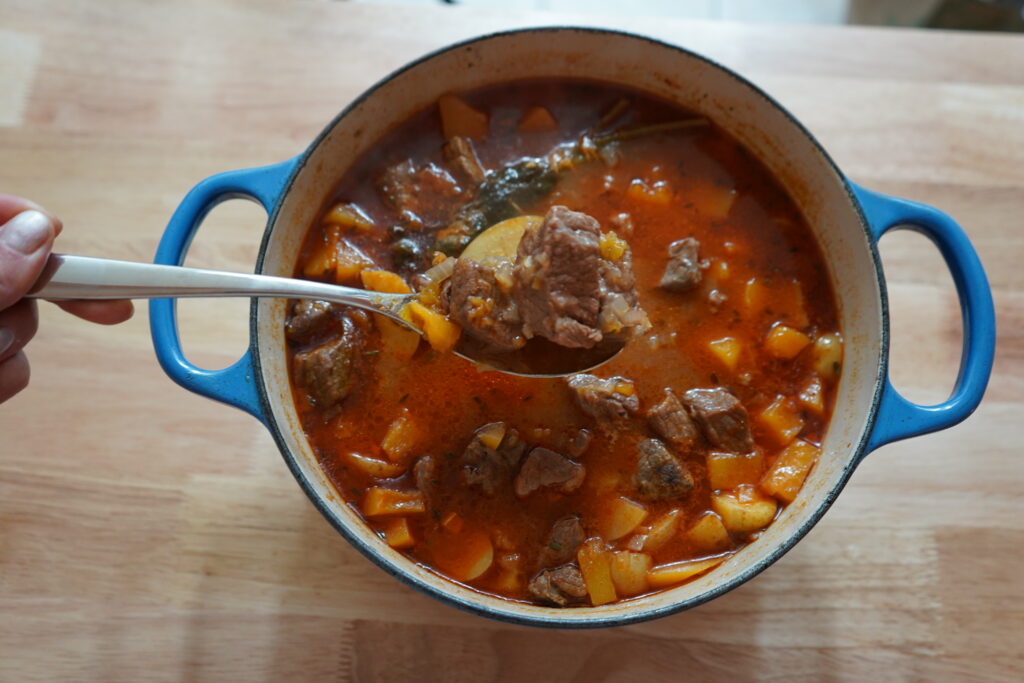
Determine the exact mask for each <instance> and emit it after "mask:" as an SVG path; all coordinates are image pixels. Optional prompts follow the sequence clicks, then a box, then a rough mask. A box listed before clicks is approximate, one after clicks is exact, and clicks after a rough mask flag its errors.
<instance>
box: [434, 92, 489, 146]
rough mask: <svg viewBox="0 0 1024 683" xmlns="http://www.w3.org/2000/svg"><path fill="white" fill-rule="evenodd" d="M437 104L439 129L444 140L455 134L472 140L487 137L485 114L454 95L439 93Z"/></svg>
mask: <svg viewBox="0 0 1024 683" xmlns="http://www.w3.org/2000/svg"><path fill="white" fill-rule="evenodd" d="M437 106H438V108H439V109H440V111H441V129H442V131H443V132H444V137H445V140H451V139H452V138H454V137H457V136H460V137H464V138H471V139H473V140H482V139H484V138H485V137H487V114H485V113H483V112H482V111H479V110H477V109H474V108H473V107H471V106H469V105H468V104H466V103H465V102H464V101H463V100H462V99H460V98H458V97H456V96H455V95H441V97H440V99H438V101H437Z"/></svg>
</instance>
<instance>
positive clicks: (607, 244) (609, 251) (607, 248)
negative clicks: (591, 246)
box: [598, 230, 629, 261]
mask: <svg viewBox="0 0 1024 683" xmlns="http://www.w3.org/2000/svg"><path fill="white" fill-rule="evenodd" d="M598 245H599V248H600V250H601V257H602V258H604V259H607V260H608V261H618V260H619V259H620V258H622V255H623V254H625V253H626V250H627V249H629V245H628V244H626V241H625V240H623V239H621V238H620V237H619V236H618V235H616V234H615V231H614V230H609V231H608V232H604V233H601V240H600V242H599V243H598Z"/></svg>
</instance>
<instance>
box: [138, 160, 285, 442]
mask: <svg viewBox="0 0 1024 683" xmlns="http://www.w3.org/2000/svg"><path fill="white" fill-rule="evenodd" d="M297 163H298V159H297V158H296V159H289V160H288V161H285V162H282V163H279V164H274V165H272V166H263V167H260V168H250V169H244V170H240V171H227V172H225V173H219V174H217V175H214V176H210V177H209V178H207V179H206V180H203V181H202V182H200V183H199V184H198V185H196V186H195V187H193V188H192V189H191V190H190V191H189V193H188V194H187V195H185V198H184V199H183V200H181V204H179V205H178V208H177V210H176V211H175V212H174V215H173V216H171V220H170V222H169V223H168V224H167V229H166V230H164V234H163V237H162V238H161V239H160V246H159V247H157V250H156V257H155V258H154V259H153V261H154V263H162V264H166V265H175V266H180V265H181V264H182V263H183V262H184V261H185V254H186V253H187V252H188V248H189V245H190V244H191V243H192V237H193V236H194V235H195V233H196V230H197V229H198V228H199V226H200V224H201V223H202V222H203V219H204V218H205V217H206V214H208V213H209V212H210V210H211V209H212V208H213V207H215V206H217V204H220V203H221V202H222V201H225V200H227V199H233V198H241V199H249V200H251V201H255V202H258V203H259V204H261V205H262V206H263V208H264V209H266V211H267V214H268V215H269V214H272V213H273V211H274V207H276V206H277V202H278V201H279V200H280V198H281V194H282V191H283V190H284V186H285V183H286V182H287V180H288V178H289V177H290V176H291V174H292V171H293V170H294V169H295V166H296V164H297ZM176 303H177V302H176V300H175V299H153V300H152V301H150V304H149V329H150V332H151V333H152V335H153V347H154V349H155V350H156V357H157V359H158V360H159V361H160V366H161V367H162V368H163V369H164V372H166V373H167V375H168V376H169V377H170V378H171V379H173V380H174V381H175V382H177V383H178V384H180V385H181V386H183V387H185V388H186V389H188V390H189V391H193V392H195V393H197V394H200V395H202V396H206V397H208V398H212V399H213V400H215V401H220V402H221V403H226V404H228V405H231V406H235V407H236V408H241V409H242V410H244V411H246V412H247V413H249V414H250V415H253V416H255V417H256V418H257V419H259V420H260V421H261V422H265V421H266V416H265V415H264V414H263V409H262V407H261V403H260V397H259V391H258V390H257V388H256V377H255V373H254V369H253V362H252V349H249V350H248V351H246V352H245V354H244V355H243V356H242V357H241V358H240V359H239V360H238V361H237V362H235V363H234V364H232V365H231V366H229V367H227V368H224V369H223V370H204V369H202V368H199V367H197V366H195V365H193V364H192V363H190V362H189V361H188V359H186V358H185V354H184V352H183V351H182V349H181V341H180V339H179V338H178V321H177V313H176Z"/></svg>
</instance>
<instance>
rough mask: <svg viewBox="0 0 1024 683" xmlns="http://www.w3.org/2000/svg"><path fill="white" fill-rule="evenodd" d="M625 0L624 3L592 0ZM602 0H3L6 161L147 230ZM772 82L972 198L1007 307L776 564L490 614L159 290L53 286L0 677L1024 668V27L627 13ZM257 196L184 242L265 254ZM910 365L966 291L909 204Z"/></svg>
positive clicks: (897, 280) (117, 234)
mask: <svg viewBox="0 0 1024 683" xmlns="http://www.w3.org/2000/svg"><path fill="white" fill-rule="evenodd" d="M608 21H611V20H608ZM601 23H605V22H602V21H601V18H600V17H595V16H586V15H578V16H577V15H551V14H506V13H499V12H488V11H480V10H465V9H452V8H443V7H437V8H430V7H403V8H392V7H384V6H366V5H350V4H346V3H329V2H314V1H293V2H283V1H282V2H276V3H271V2H251V1H247V2H241V1H240V2H230V1H228V0H216V1H205V2H199V1H197V2H177V3H167V4H164V3H136V2H127V1H125V0H109V1H104V2H94V3H88V2H60V1H59V0H24V1H23V2H22V1H17V0H0V191H5V192H12V193H17V194H22V195H25V196H27V197H30V198H32V199H34V200H36V201H38V202H40V203H42V204H44V205H46V206H47V207H49V208H50V209H52V210H53V211H54V212H55V213H57V214H58V215H60V216H61V217H62V218H63V220H64V223H65V226H66V228H65V232H64V234H63V235H62V236H61V238H60V240H59V242H58V249H59V250H62V251H66V252H70V253H81V254H89V255H98V256H108V257H115V258H124V259H135V260H150V259H151V258H152V255H153V252H154V250H155V247H156V243H157V240H158V239H159V236H160V234H161V231H162V229H163V227H164V225H165V223H166V221H167V219H168V217H169V216H170V214H171V212H172V210H173V209H174V207H175V206H176V205H177V203H178V201H179V200H180V199H181V197H182V196H183V195H184V194H185V192H186V191H187V190H188V189H189V187H191V186H192V185H193V184H194V183H195V182H197V181H198V180H199V179H201V178H203V177H205V176H207V175H209V174H211V173H214V172H217V171H222V170H227V169H233V168H241V167H247V166H254V165H260V164H265V163H270V162H274V161H279V160H282V159H285V158H287V157H289V156H292V155H294V154H296V153H298V152H299V151H301V150H302V149H303V148H304V147H305V145H306V144H307V143H308V142H309V140H311V139H312V138H313V136H315V135H316V134H317V132H318V131H319V130H320V129H321V127H322V126H323V125H324V124H326V122H327V121H329V120H330V118H331V117H332V116H333V115H334V114H335V113H336V112H337V111H338V110H339V109H341V108H342V107H343V106H344V105H345V104H346V103H347V102H348V101H349V100H351V99H352V98H353V97H355V96H356V95H357V94H359V93H360V92H361V91H362V90H363V89H365V88H366V87H367V86H369V85H370V84H371V83H373V82H374V81H376V80H377V79H379V78H381V77H382V76H384V75H385V74H387V73H388V72H389V71H390V70H392V69H394V68H395V67H398V66H400V65H402V64H403V63H405V62H406V61H408V60H410V59H413V58H415V57H418V56H419V55H421V54H423V53H424V52H426V51H428V50H432V49H435V48H438V47H441V46H443V45H445V44H446V43H448V42H450V41H453V40H457V39H462V38H466V37H470V36H473V35H476V34H480V33H484V32H488V31H492V30H495V29H501V28H508V27H513V26H526V25H537V24H594V25H600V24H601ZM614 25H615V26H617V27H619V28H623V29H627V30H634V31H638V32H642V33H646V34H650V35H653V36H656V37H659V38H662V39H665V40H669V41H672V42H675V43H678V44H681V45H684V46H687V47H690V48H692V49H695V50H698V51H700V52H703V53H704V54H706V55H709V56H710V57H712V58H714V59H716V60H719V61H721V62H722V63H724V64H726V65H728V66H730V67H733V68H735V69H737V70H739V71H740V72H742V73H744V74H745V75H747V76H748V77H750V78H751V79H753V80H754V81H755V82H757V83H758V84H759V85H761V86H763V87H764V88H765V89H767V90H768V91H769V92H771V93H772V94H773V95H775V96H776V97H777V98H778V99H779V100H780V101H781V102H782V103H784V104H785V106H787V107H789V108H790V109H791V110H792V111H793V112H794V113H795V114H796V115H797V116H798V117H800V118H801V119H802V120H803V121H804V122H805V123H806V124H807V125H808V127H809V128H810V129H811V130H812V131H813V132H814V134H815V135H817V136H818V137H819V138H820V139H821V141H822V142H823V143H824V144H825V146H826V147H827V148H828V149H829V150H830V151H831V153H832V154H833V155H834V157H835V158H836V160H837V161H838V163H839V164H840V166H841V167H842V168H843V169H844V170H845V171H846V172H847V173H848V174H849V175H850V176H851V177H852V178H853V179H854V180H856V181H858V182H861V183H864V184H865V185H867V186H868V187H871V188H875V189H878V190H881V191H884V192H888V193H893V194H897V195H902V196H905V197H910V198H912V199H916V200H920V201H923V202H928V203H931V204H934V205H937V206H939V207H941V208H943V209H945V210H946V211H948V212H950V213H951V214H952V215H953V216H954V217H956V218H957V219H959V220H960V221H962V223H963V225H964V227H965V229H966V230H967V231H968V233H969V234H970V236H971V239H972V240H973V241H974V244H975V245H976V246H977V249H978V251H979V252H980V253H981V257H982V260H983V261H984V263H985V265H986V267H987V268H988V273H989V276H990V278H991V281H992V286H993V289H994V294H995V302H996V308H997V315H998V318H999V339H998V350H997V359H996V367H995V373H994V374H993V377H992V382H991V385H990V388H989V392H988V395H987V397H986V400H985V402H984V403H983V404H982V406H981V408H980V409H979V410H978V412H977V413H976V414H975V415H974V416H973V417H972V418H971V419H970V420H968V421H967V422H965V423H963V424H962V425H960V426H958V427H955V428H953V429H950V430H947V431H945V432H941V433H938V434H934V435H931V436H928V437H923V438H918V439H914V440H912V441H908V442H904V443H900V444H896V445H892V446H888V447H886V448H884V449H882V450H881V451H879V452H876V453H875V454H873V455H872V456H871V457H869V458H868V459H867V460H866V461H865V462H864V463H863V465H862V466H861V467H860V468H859V470H858V471H857V473H856V474H855V476H854V477H853V481H852V482H851V484H850V485H849V486H848V487H847V489H846V490H845V491H844V493H843V494H842V496H841V497H840V498H839V501H838V502H837V503H836V505H835V506H834V507H833V508H832V510H831V511H830V512H829V513H828V515H827V516H826V517H825V519H824V520H823V521H822V522H821V523H820V524H819V525H818V526H817V527H816V528H815V529H814V530H813V531H812V532H811V533H810V535H809V536H808V537H807V538H806V539H805V540H804V541H803V542H801V543H800V544H799V545H798V547H797V548H796V549H795V550H793V551H792V552H791V553H790V554H788V555H787V556H786V557H785V558H783V559H782V560H781V561H780V562H778V563H777V564H776V565H774V566H773V567H771V568H770V569H769V570H768V571H766V572H765V573H764V574H763V575H761V576H760V577H758V578H757V579H756V580H754V581H752V582H751V583H749V584H747V585H745V586H743V587H741V588H739V589H738V590H736V591H734V592H732V593H730V594H728V595H726V596H724V597H722V598H720V599H718V600H715V601H713V602H711V603H710V604H708V605H706V606H704V607H701V608H699V609H696V610H693V611H690V612H687V613H684V614H680V615H677V616H673V617H669V618H666V619H662V620H659V621H655V622H652V623H647V624H641V625H636V626H631V627H625V628H618V629H611V630H605V631H596V632H568V631H563V632H558V631H555V632H551V631H539V630H533V629H528V628H522V627H511V626H507V625H502V624H498V623H493V622H490V621H487V620H484V619H482V618H479V617H476V616H472V615H468V614H464V613H461V612H459V611H456V610H455V609H453V608H450V607H447V606H444V605H441V604H439V603H437V602H435V601H433V600H431V599H429V598H426V597H424V596H422V595H420V594H418V593H416V592H414V591H412V590H410V589H408V588H405V587H404V586H402V585H400V584H398V583H397V582H396V581H394V580H393V579H391V578H389V577H388V576H386V575H385V574H383V573H382V572H381V571H379V570H377V569H376V568H374V567H372V566H371V565H370V564H369V563H368V562H367V561H365V560H364V559H363V558H362V557H361V556H360V555H358V554H357V553H356V552H355V551H354V550H352V549H351V548H350V547H349V546H348V545H347V544H345V543H344V542H343V541H342V540H341V539H340V538H339V537H338V536H337V535H336V534H335V533H334V531H332V529H331V528H330V527H329V526H328V524H327V523H326V522H325V521H324V520H323V519H321V517H320V516H319V514H318V513H317V512H316V511H315V510H314V508H313V507H312V506H311V505H310V504H309V503H308V502H307V500H306V498H305V497H304V496H303V495H302V493H301V491H300V490H299V488H298V486H297V485H296V484H295V482H294V480H293V479H292V478H291V476H290V475H289V473H288V472H287V470H286V468H285V466H284V464H283V463H282V461H281V458H280V456H279V454H278V453H277V451H276V449H275V446H274V444H273V442H272V440H271V438H270V436H269V435H268V434H267V432H266V431H265V430H264V429H263V428H262V427H261V426H260V425H259V424H258V423H257V422H256V421H255V420H253V419H251V418H250V417H248V416H246V415H244V414H242V413H240V412H238V411H234V410H232V409H229V408H226V407H222V406H219V405H216V404H214V403H211V402H210V401H207V400H205V399H202V398H199V397H197V396H194V395H192V394H189V393H187V392H185V391H184V390H182V389H180V388H178V387H177V386H176V385H174V384H173V383H172V382H171V381H170V380H168V379H167V378H166V377H165V376H164V374H163V372H162V371H161V370H160V368H159V367H158V365H157V363H156V361H155V358H154V355H153V351H152V345H151V342H150V337H149V333H148V325H147V316H146V306H145V304H143V305H141V306H140V307H139V314H138V315H137V316H136V318H135V319H134V320H132V321H131V322H129V323H128V324H126V325H124V326H121V327H117V328H100V327H94V326H91V325H88V324H86V323H83V322H81V321H79V320H77V319H74V318H72V317H70V316H67V315H65V314H63V313H61V312H60V311H58V310H57V309H56V308H55V307H53V306H50V305H43V306H42V326H41V329H40V332H39V334H38V336H37V338H36V339H35V340H34V341H33V343H32V344H31V345H30V346H29V349H28V351H29V357H30V359H31V361H32V363H33V378H32V384H31V386H30V387H29V388H28V389H27V390H26V391H25V392H24V393H23V394H21V395H19V396H17V397H16V398H15V399H13V400H12V401H10V402H9V403H6V404H4V405H2V406H0V679H2V680H10V681H22V680H35V679H38V680H111V681H115V680H126V681H128V680H249V681H278V680H316V679H329V680H349V679H358V680H369V681H376V680H382V681H390V680H414V681H435V680H436V681H441V680H446V681H447V680H451V681H490V680H500V681H518V680H529V681H582V682H591V681H604V680H610V681H643V682H644V683H647V682H649V681H661V680H688V681H700V680H726V679H729V680H738V679H747V678H754V677H758V678H778V679H786V680H797V679H805V680H838V679H870V680H913V679H927V680H1008V679H1014V678H1017V679H1019V677H1020V676H1021V675H1022V670H1024V659H1022V657H1024V654H1022V651H1024V550H1022V549H1024V508H1022V495H1021V489H1022V487H1024V452H1022V451H1024V448H1022V447H1021V438H1022V436H1024V432H1022V422H1024V410H1022V405H1024V267H1022V265H1021V264H1022V263H1024V218H1022V217H1024V38H1022V37H1017V36H1004V35H981V34H963V33H955V34H954V33H941V32H933V33H925V32H918V31H902V30H883V29H864V28H812V27H800V28H797V27H774V26H744V25H741V24H729V23H708V22H693V21H668V20H663V19H657V18H639V17H638V18H635V19H629V20H625V21H624V20H622V19H621V18H615V19H614ZM264 222H265V217H264V215H263V213H262V211H261V210H260V209H258V208H257V207H255V206H254V205H251V204H247V203H244V202H230V203H228V204H225V205H223V206H222V207H221V208H218V209H216V210H215V211H214V212H213V214H212V215H211V216H210V218H209V219H208V221H207V223H206V224H205V225H204V226H203V229H202V230H201V232H200V235H199V237H198V238H197V240H196V242H195V244H194V246H193V248H192V251H191V253H190V254H189V258H188V263H189V264H190V265H195V266H204V267H215V268H225V269H238V270H251V269H252V267H253V263H254V259H255V253H256V249H257V242H258V239H259V236H260V235H261V232H262V229H263V224H264ZM882 245H883V246H882V251H883V255H884V260H885V266H886V271H887V276H888V279H889V283H890V295H891V298H892V308H893V328H894V343H893V366H894V367H893V373H894V377H895V381H896V383H897V385H898V386H899V387H900V388H901V389H903V390H904V391H905V392H906V393H907V394H908V396H909V397H911V398H913V399H917V400H921V401H934V400H940V399H942V398H943V397H944V396H945V395H946V394H947V393H948V391H949V389H950V387H951V385H952V383H953V379H954V376H955V374H956V364H957V360H958V358H959V352H960V319H959V313H958V308H957V305H956V294H955V291H954V290H953V287H952V284H951V280H950V277H949V275H948V273H947V271H946V269H945V268H944V266H943V265H942V263H941V259H940V258H939V256H938V254H937V252H936V251H935V250H934V248H933V247H931V246H930V244H928V243H927V242H926V241H925V240H924V239H923V238H920V237H917V236H914V235H907V234H897V235H892V236H889V237H886V238H885V239H884V240H883V242H882ZM180 311H181V319H182V328H183V336H184V341H185V346H186V350H187V352H188V353H189V355H190V357H191V358H192V359H193V360H195V361H196V362H198V363H199V364H201V365H204V366H207V367H223V366H226V365H227V364H229V363H231V362H232V361H234V360H235V359H236V358H237V357H238V355H239V354H240V353H241V352H242V351H243V350H244V348H245V345H246V324H247V315H248V304H247V302H243V301H229V300H223V301H204V302H195V301H188V302H184V303H183V304H182V305H181V306H180Z"/></svg>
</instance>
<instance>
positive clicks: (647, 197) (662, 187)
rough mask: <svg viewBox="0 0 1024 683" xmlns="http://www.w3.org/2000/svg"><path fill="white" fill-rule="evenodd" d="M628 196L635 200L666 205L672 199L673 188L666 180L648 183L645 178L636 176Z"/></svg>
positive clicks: (627, 191)
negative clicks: (641, 178)
mask: <svg viewBox="0 0 1024 683" xmlns="http://www.w3.org/2000/svg"><path fill="white" fill-rule="evenodd" d="M626 196H627V197H629V198H630V199H632V200H634V201H639V202H646V203H647V204H655V205H658V206H666V205H668V204H669V203H670V202H671V201H672V188H671V187H669V186H668V183H666V182H665V181H664V180H659V181H657V182H655V183H652V184H650V185H648V184H647V183H645V182H644V181H643V180H640V179H639V178H635V179H634V180H633V182H631V183H630V184H629V188H628V189H627V190H626Z"/></svg>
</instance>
